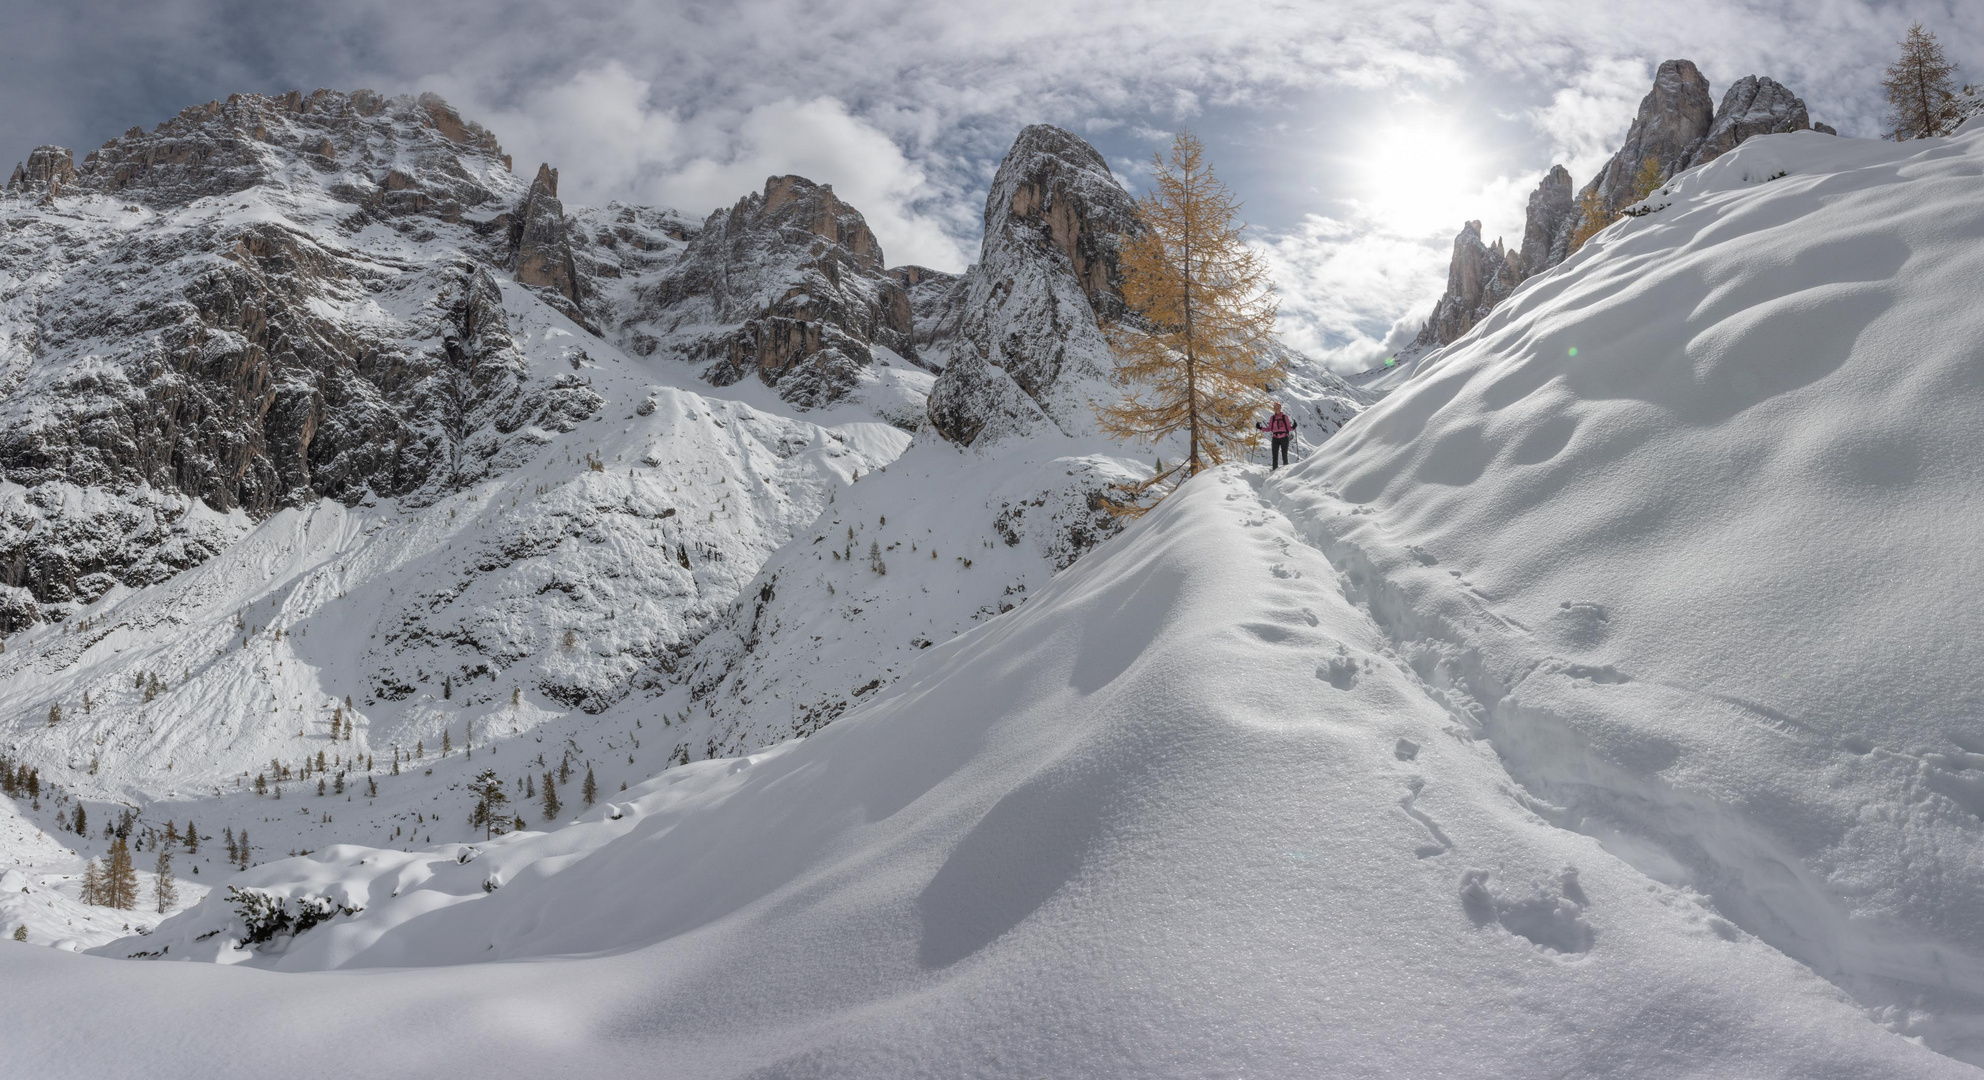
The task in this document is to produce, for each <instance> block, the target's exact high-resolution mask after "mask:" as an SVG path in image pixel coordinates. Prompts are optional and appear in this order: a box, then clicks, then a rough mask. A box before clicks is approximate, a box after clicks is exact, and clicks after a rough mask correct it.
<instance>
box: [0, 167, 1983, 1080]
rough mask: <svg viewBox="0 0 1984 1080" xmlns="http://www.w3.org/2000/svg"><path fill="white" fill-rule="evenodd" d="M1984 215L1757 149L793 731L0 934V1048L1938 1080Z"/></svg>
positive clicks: (1967, 698) (1017, 1069) (368, 1068)
mask: <svg viewBox="0 0 1984 1080" xmlns="http://www.w3.org/2000/svg"><path fill="white" fill-rule="evenodd" d="M1780 173H1782V174H1783V175H1782V176H1778V174H1780ZM1980 177H1984V134H1980V133H1973V134H1970V135H1966V136H1964V137H1961V138H1958V139H1954V140H1946V141H1934V140H1932V141H1924V142H1920V143H1908V144H1902V145H1899V146H1896V145H1892V144H1883V143H1872V142H1860V141H1854V140H1840V139H1833V138H1828V137H1825V136H1819V135H1811V134H1797V135H1789V136H1768V137H1762V138H1758V139H1755V140H1751V141H1750V142H1747V143H1745V144H1744V145H1743V146H1742V147H1739V148H1738V149H1737V150H1736V151H1734V152H1732V153H1731V154H1728V155H1725V156H1724V157H1722V158H1720V159H1718V160H1717V161H1715V162H1713V163H1711V164H1710V165H1709V166H1706V167H1705V168H1703V169H1702V170H1699V171H1697V172H1693V173H1689V174H1686V175H1684V176H1683V177H1681V178H1679V180H1678V181H1677V182H1676V184H1675V185H1674V186H1673V191H1672V194H1671V196H1667V197H1665V199H1666V200H1667V201H1669V205H1667V206H1666V208H1665V209H1662V210H1659V211H1658V212H1656V213H1653V214H1650V215H1649V216H1646V217H1644V218H1639V219H1635V220H1628V221H1625V222H1622V223H1620V224H1618V225H1615V226H1613V227H1612V228H1611V229H1610V230H1608V231H1606V232H1605V233H1603V234H1601V235H1600V236H1599V237H1598V238H1596V239H1594V240H1593V241H1592V242H1591V243H1590V244H1588V245H1587V247H1586V248H1585V249H1584V250H1583V251H1582V252H1581V253H1580V254H1579V255H1577V256H1576V257H1574V258H1573V259H1571V260H1570V261H1568V262H1566V263H1565V264H1563V265H1562V266H1560V267H1558V268H1556V269H1554V270H1553V271H1551V272H1550V273H1548V274H1545V275H1542V276H1540V277H1538V278H1536V279H1534V280H1532V281H1531V282H1529V283H1527V284H1526V285H1525V286H1524V288H1523V289H1522V290H1520V291H1519V292H1518V293H1517V294H1516V295H1515V296H1514V297H1512V298H1511V299H1510V300H1509V301H1507V302H1505V303H1504V304H1503V305H1502V306H1501V307H1499V308H1498V309H1497V310H1496V312H1495V313H1494V314H1493V315H1492V316H1491V317H1490V319H1488V320H1487V321H1486V323H1485V324H1484V325H1483V326H1482V327H1480V328H1478V329H1477V330H1476V331H1475V333H1474V334H1473V335H1472V336H1470V337H1469V338H1467V339H1464V340H1463V341H1462V342H1460V343H1457V344H1456V346H1454V347H1452V348H1450V349H1448V350H1446V351H1445V352H1444V353H1443V354H1442V355H1440V356H1439V357H1437V358H1435V360H1434V362H1433V363H1432V364H1430V365H1426V366H1425V367H1424V368H1423V370H1422V371H1421V372H1420V373H1419V374H1418V375H1417V376H1416V377H1415V378H1413V379H1412V380H1410V381H1409V382H1407V383H1406V384H1405V385H1404V386H1403V387H1401V388H1400V389H1398V390H1397V391H1395V392H1394V393H1393V394H1392V395H1391V396H1390V397H1389V398H1387V399H1386V400H1385V401H1384V402H1382V403H1381V404H1380V405H1379V406H1377V407H1375V408H1374V409H1372V410H1371V411H1370V412H1369V413H1368V414H1366V415H1365V416H1364V417H1362V418H1360V419H1359V420H1357V421H1355V422H1354V423H1352V424H1351V425H1350V427H1349V428H1347V429H1346V431H1345V434H1344V435H1343V436H1341V437H1340V438H1339V439H1338V440H1336V441H1334V442H1332V443H1330V444H1326V445H1325V446H1324V447H1323V448H1322V450H1321V451H1319V452H1318V453H1317V454H1316V455H1315V456H1314V457H1312V458H1311V459H1310V460H1309V461H1307V462H1305V463H1303V464H1301V465H1300V466H1298V467H1297V468H1296V469H1295V470H1294V471H1293V473H1292V474H1284V475H1283V477H1281V478H1280V479H1276V480H1269V479H1267V478H1265V477H1264V476H1262V475H1261V474H1260V472H1259V471H1258V470H1254V469H1247V468H1228V469H1222V470H1219V471H1216V472H1215V473H1213V474H1211V475H1209V476H1206V477H1202V478H1200V479H1199V480H1197V481H1195V482H1193V483H1192V484H1191V485H1189V486H1188V487H1187V488H1186V489H1185V490H1184V491H1183V492H1182V493H1181V494H1180V495H1178V496H1177V497H1175V498H1174V499H1172V500H1171V501H1170V502H1168V503H1167V504H1166V505H1165V506H1164V507H1163V508H1161V509H1160V510H1159V511H1158V512H1157V513H1155V514H1153V515H1151V516H1150V517H1149V518H1147V519H1145V520H1144V521H1142V522H1140V523H1139V524H1137V525H1136V526H1133V527H1132V529H1131V530H1130V531H1129V532H1127V533H1126V534H1124V535H1123V536H1121V537H1119V538H1117V539H1116V540H1114V541H1111V542H1109V543H1107V544H1106V545H1104V546H1103V547H1101V548H1098V549H1097V550H1096V551H1095V552H1093V553H1092V554H1090V555H1089V556H1087V557H1085V558H1083V559H1082V560H1081V561H1079V562H1077V563H1076V564H1075V565H1074V566H1073V567H1072V568H1071V569H1068V570H1066V571H1064V572H1063V573H1061V574H1059V575H1058V576H1056V577H1055V578H1054V579H1053V580H1052V581H1051V582H1050V583H1048V584H1046V585H1044V586H1043V587H1040V588H1038V589H1034V590H1031V598H1030V599H1029V600H1028V602H1027V603H1025V604H1024V605H1021V606H1019V607H1017V609H1016V610H1014V611H1011V612H1009V613H1007V614H1005V615H1002V616H998V617H996V618H990V619H987V620H984V621H983V622H982V623H981V625H979V626H978V627H977V628H976V629H973V630H971V631H970V632H968V633H966V634H964V635H963V636H961V637H958V638H955V639H952V640H950V641H948V642H944V643H940V644H936V645H934V646H933V647H931V648H929V649H920V648H919V649H918V651H917V652H918V654H917V655H915V656H914V657H913V658H911V659H907V660H906V661H904V662H905V664H906V665H907V667H906V671H905V673H904V674H903V675H902V677H901V678H900V679H899V680H898V681H896V682H895V683H893V684H892V685H889V686H885V687H883V688H881V689H879V690H878V691H876V692H875V693H874V694H873V695H871V696H869V697H868V698H867V699H866V700H865V701H864V702H863V703H862V704H861V705H860V706H859V707H857V708H855V709H854V710H853V711H851V712H849V713H847V714H846V715H845V716H843V717H842V718H841V719H840V720H838V721H837V722H835V723H834V724H832V725H831V726H829V727H826V728H824V729H823V730H821V731H819V732H818V733H817V734H815V735H813V736H811V737H810V738H807V739H805V740H801V741H797V742H793V743H787V744H784V745H781V746H778V747H776V748H773V749H771V750H768V751H766V752H763V753H760V754H755V755H752V756H750V757H745V758H736V759H731V760H716V761H707V762H696V763H694V764H691V765H688V766H683V767H678V768H675V769H672V770H669V771H667V772H664V773H662V774H661V775H659V776H657V777H655V778H654V779H653V780H650V781H647V782H645V783H642V784H637V785H634V786H632V787H630V789H629V790H628V791H626V792H624V793H623V792H617V791H609V792H607V793H606V794H605V795H604V797H603V799H602V802H601V804H600V805H597V806H595V807H593V808H591V809H590V810H587V811H584V812H583V813H580V814H574V815H573V816H576V817H578V818H579V821H578V823H577V824H573V825H568V826H565V827H562V828H559V829H556V830H552V831H549V832H530V833H524V834H519V835H515V836H511V837H507V838H502V839H498V840H492V841H488V842H486V843H480V844H474V845H470V846H466V847H465V846H462V845H444V846H442V847H439V848H434V849H431V850H425V851H413V852H405V851H397V850H384V849H382V848H366V847H359V846H337V847H331V848H327V849H326V850H324V851H322V852H320V853H318V854H316V855H313V856H311V857H308V858H306V859H300V860H290V861H283V862H276V863H272V864H268V865H265V866H260V867H257V868H255V869H254V870H251V871H249V872H247V873H246V874H243V875H241V876H240V877H238V878H237V879H236V881H235V884H237V885H240V886H243V887H253V888H260V889H265V890H269V891H271V892H275V893H278V894H283V895H291V896H322V897H327V898H329V899H331V900H334V901H335V902H336V903H338V904H341V905H343V906H344V907H345V908H346V909H349V910H350V913H349V914H346V913H343V912H340V913H338V914H335V915H333V916H332V917H331V918H330V919H329V920H328V921H327V922H325V923H323V924H321V925H319V926H316V927H314V928H312V929H310V930H308V931H307V932H305V933H304V934H302V935H300V936H297V937H295V938H293V939H287V940H285V939H278V940H277V941H274V942H271V943H269V944H268V945H267V946H264V947H261V948H249V949H236V948H234V946H233V944H232V941H233V940H234V939H238V938H239V936H240V931H241V927H240V926H239V924H238V923H237V921H236V918H235V916H234V914H233V913H232V911H231V910H230V909H229V908H228V907H226V906H225V905H224V904H223V903H222V898H221V893H220V892H219V891H217V892H216V893H214V894H211V895H209V896H208V897H207V899H206V900H205V901H204V902H202V903H201V904H200V905H198V906H196V907H195V908H194V909H192V910H190V911H188V912H185V913H183V914H180V915H178V916H176V917H174V918H173V919H171V920H169V921H168V922H167V923H165V924H164V925H163V926H161V927H160V929H159V930H158V931H157V932H156V933H154V934H151V935H149V936H147V937H143V938H136V939H126V940H125V941H123V942H119V943H116V944H114V945H112V946H109V947H106V948H105V949H103V950H101V951H102V952H104V953H112V954H117V955H126V954H129V953H131V952H134V951H139V950H142V951H147V952H155V953H163V956H164V958H165V960H166V961H171V960H176V959H181V958H184V959H187V960H196V961H197V960H218V961H222V962H225V963H229V964H232V965H233V966H232V967H231V968H229V969H226V970H223V969H222V968H221V967H219V966H216V965H214V964H210V963H172V962H159V961H150V962H134V961H122V960H113V959H107V958H99V957H75V956H69V955H64V954H62V953H58V952H55V951H52V950H43V949H32V948H18V947H11V946H7V945H5V943H0V1017H6V1018H7V1019H6V1020H4V1021H0V1025H4V1033H5V1035H6V1038H5V1043H6V1047H7V1052H8V1055H9V1058H8V1060H9V1062H10V1065H12V1064H14V1063H25V1064H24V1066H22V1067H23V1068H24V1071H25V1072H26V1073H27V1074H29V1075H36V1076H42V1075H48V1076H61V1075H71V1074H74V1075H85V1074H87V1075H92V1076H96V1075H104V1074H105V1073H106V1072H115V1071H116V1070H117V1069H118V1068H119V1067H121V1066H123V1065H126V1064H128V1063H129V1062H130V1061H131V1060H133V1058H134V1057H135V1056H136V1055H139V1054H140V1053H142V1056H143V1059H144V1061H145V1062H146V1063H147V1068H148V1069H151V1070H153V1071H157V1072H159V1073H160V1074H200V1075H211V1076H234V1075H242V1076H246V1075H266V1074H267V1073H268V1072H269V1071H270V1070H271V1068H272V1063H271V1060H270V1058H269V1056H268V1050H269V1047H268V1045H267V1044H266V1042H264V1041H260V1040H258V1039H255V1038H249V1037H246V1036H245V1035H244V1034H243V1033H263V1034H269V1035H272V1036H274V1037H277V1038H279V1041H280V1049H281V1056H282V1058H283V1060H284V1061H286V1062H290V1063H297V1062H300V1063H302V1064H301V1065H296V1064H286V1065H284V1066H282V1067H283V1068H284V1069H285V1070H286V1071H292V1072H293V1071H301V1072H304V1073H306V1074H309V1073H312V1072H313V1070H314V1071H315V1072H318V1073H323V1074H328V1073H331V1072H336V1073H338V1074H339V1075H351V1074H357V1075H364V1074H366V1073H407V1072H439V1073H443V1074H466V1073H472V1072H485V1073H487V1072H499V1073H521V1072H526V1071H545V1072H548V1073H554V1074H555V1073H557V1072H559V1071H567V1072H571V1071H578V1072H592V1073H601V1074H604V1073H607V1072H609V1071H614V1072H621V1071H637V1072H638V1073H640V1074H642V1075H649V1074H666V1075H681V1076H745V1075H759V1076H911V1075H928V1076H954V1075H973V1076H1011V1077H1032V1076H1045V1075H1056V1076H1060V1075H1067V1076H1085V1077H1091V1076H1092V1077H1108V1076H1122V1077H1132V1076H1136V1077H1142V1076H1152V1075H1176V1076H1206V1075H1255V1076H1290V1077H1297V1076H1300V1077H1309V1076H1439V1075H1456V1076H1458V1075H1470V1076H1557V1075H1594V1074H1603V1075H1625V1076H1645V1075H1659V1076H1668V1075H1687V1076H1728V1077H1759V1076H1784V1077H1812V1076H1828V1077H1843V1076H1855V1077H1858V1076H1869V1077H1871V1076H1937V1075H1949V1076H1963V1075H1976V1072H1975V1070H1974V1069H1973V1068H1972V1067H1970V1066H1968V1065H1965V1064H1962V1063H1961V1061H1960V1060H1958V1059H1965V1058H1967V1059H1970V1060H1979V1059H1981V1058H1984V1046H1980V1041H1979V1034H1978V1032H1979V1027H1978V1026H1977V1020H1976V1017H1977V1014H1978V1012H1979V1010H1978V1008H1977V1004H1976V1002H1977V996H1978V995H1981V994H1984V985H1979V978H1980V975H1979V973H1980V970H1981V969H1980V966H1979V963H1978V960H1979V957H1980V956H1984V948H1980V944H1979V942H1978V940H1977V938H1978V935H1979V934H1980V933H1984V917H1980V916H1984V909H1980V903H1984V902H1981V901H1980V899H1979V898H1980V896H1984V891H1980V885H1984V828H1980V822H1979V819H1978V814H1979V812H1980V811H1984V788H1980V786H1979V784H1978V781H1977V780H1976V777H1978V776H1980V775H1984V772H1980V771H1979V768H1978V767H1979V766H1984V732H1980V730H1979V727H1978V724H1979V721H1978V719H1977V713H1976V708H1977V704H1978V702H1979V701H1980V700H1984V686H1980V680H1984V675H1979V674H1978V673H1977V671H1976V669H1975V667H1974V666H1973V665H1970V664H1967V663H1966V659H1965V658H1966V657H1967V655H1968V651H1969V642H1971V641H1974V640H1976V639H1977V637H1978V631H1979V630H1980V629H1984V627H1980V626H1979V625H1978V624H1979V622H1980V620H1981V619H1984V616H1980V615H1979V614H1978V608H1977V605H1976V604H1975V602H1974V600H1973V599H1972V597H1971V596H1970V595H1969V592H1968V588H1967V587H1969V586H1971V584H1972V583H1973V582H1975V581H1977V580H1978V571H1979V569H1980V567H1979V565H1978V559H1977V556H1976V551H1977V550H1978V549H1977V543H1976V539H1975V538H1976V536H1977V535H1978V534H1979V528H1980V526H1984V520H1980V519H1984V514H1980V510H1979V507H1978V505H1977V498H1978V491H1979V487H1978V482H1977V481H1978V468H1977V466H1978V463H1979V462H1980V461H1984V354H1981V353H1980V349H1984V345H1980V342H1984V325H1980V323H1984V310H1980V308H1979V306H1978V304H1977V302H1976V299H1977V284H1978V282H1980V281H1984V243H1980V241H1984V188H1980ZM1656 201H1660V200H1656ZM1572 347H1576V348H1577V349H1578V354H1577V356H1576V357H1575V358H1573V357H1571V356H1570V354H1569V350H1570V349H1571V348H1572ZM888 479H894V476H893V475H892V476H891V477H889V478H888ZM866 483H867V481H865V480H864V481H863V485H865V484H866ZM860 486H861V485H857V488H859V487H860ZM875 490H876V491H877V492H878V493H886V492H888V491H889V490H890V489H889V488H888V487H887V486H885V485H878V486H877V488H876V489H875ZM880 497H881V496H880V495H879V494H878V495H877V496H876V498H880ZM847 498H850V495H837V496H835V499H836V502H838V500H841V499H847ZM877 505H878V507H879V505H880V504H879V503H878V504H877ZM878 516H879V515H878ZM812 535H813V534H812V533H811V532H802V533H799V534H798V535H797V537H796V541H795V542H797V543H808V542H810V540H811V538H812ZM940 554H944V555H945V556H946V557H948V553H947V552H943V551H942V549H940ZM796 557H797V556H795V555H794V554H793V553H792V551H791V550H788V551H787V552H785V553H782V554H781V556H780V557H778V558H775V559H774V562H773V564H771V566H768V568H767V570H768V572H770V571H771V570H772V569H773V568H774V567H776V566H778V565H781V564H780V562H779V559H781V558H782V559H784V560H786V561H785V563H784V564H783V565H794V563H793V560H794V559H795V558H796ZM940 561H941V560H940ZM922 584H928V583H927V582H924V583H922ZM919 587H921V584H920V585H919ZM313 637H314V635H313ZM10 652H11V650H10ZM622 707H623V708H624V707H626V706H622ZM650 722H651V723H652V721H650ZM505 752H506V753H508V752H510V751H508V750H507V748H506V750H505ZM480 757H481V754H478V758H480ZM568 802H575V800H571V799H569V798H568ZM168 949H169V951H167V950H168ZM256 968H271V969H278V970H279V971H288V972H294V973H291V974H278V973H276V972H272V971H261V970H250V969H256ZM325 969H342V970H337V971H326V970H325ZM105 1017H115V1023H114V1025H112V1026H111V1028H110V1029H109V1033H108V1034H106V1028H105V1026H104V1018H105ZM205 1030H211V1031H213V1033H214V1034H213V1035H212V1036H211V1037H210V1038H202V1037H199V1036H197V1035H193V1034H189V1033H193V1032H199V1031H205ZM1934 1050H1941V1051H1943V1054H1937V1053H1935V1052H1933V1051H1934ZM1945 1055H1949V1056H1945Z"/></svg>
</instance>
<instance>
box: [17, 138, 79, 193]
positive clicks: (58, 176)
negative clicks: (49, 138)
mask: <svg viewBox="0 0 1984 1080" xmlns="http://www.w3.org/2000/svg"><path fill="white" fill-rule="evenodd" d="M75 179H76V158H75V155H74V154H72V153H70V152H69V149H68V147H65V146H37V147H35V148H34V151H33V152H32V153H30V154H28V159H27V160H26V161H24V162H22V163H21V164H19V165H16V166H14V175H12V176H10V177H8V178H7V193H8V194H10V195H38V196H40V197H42V198H44V199H52V198H54V197H55V196H57V195H60V194H62V190H63V189H64V188H65V187H67V186H68V185H69V184H71V183H73V182H74V181H75Z"/></svg>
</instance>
